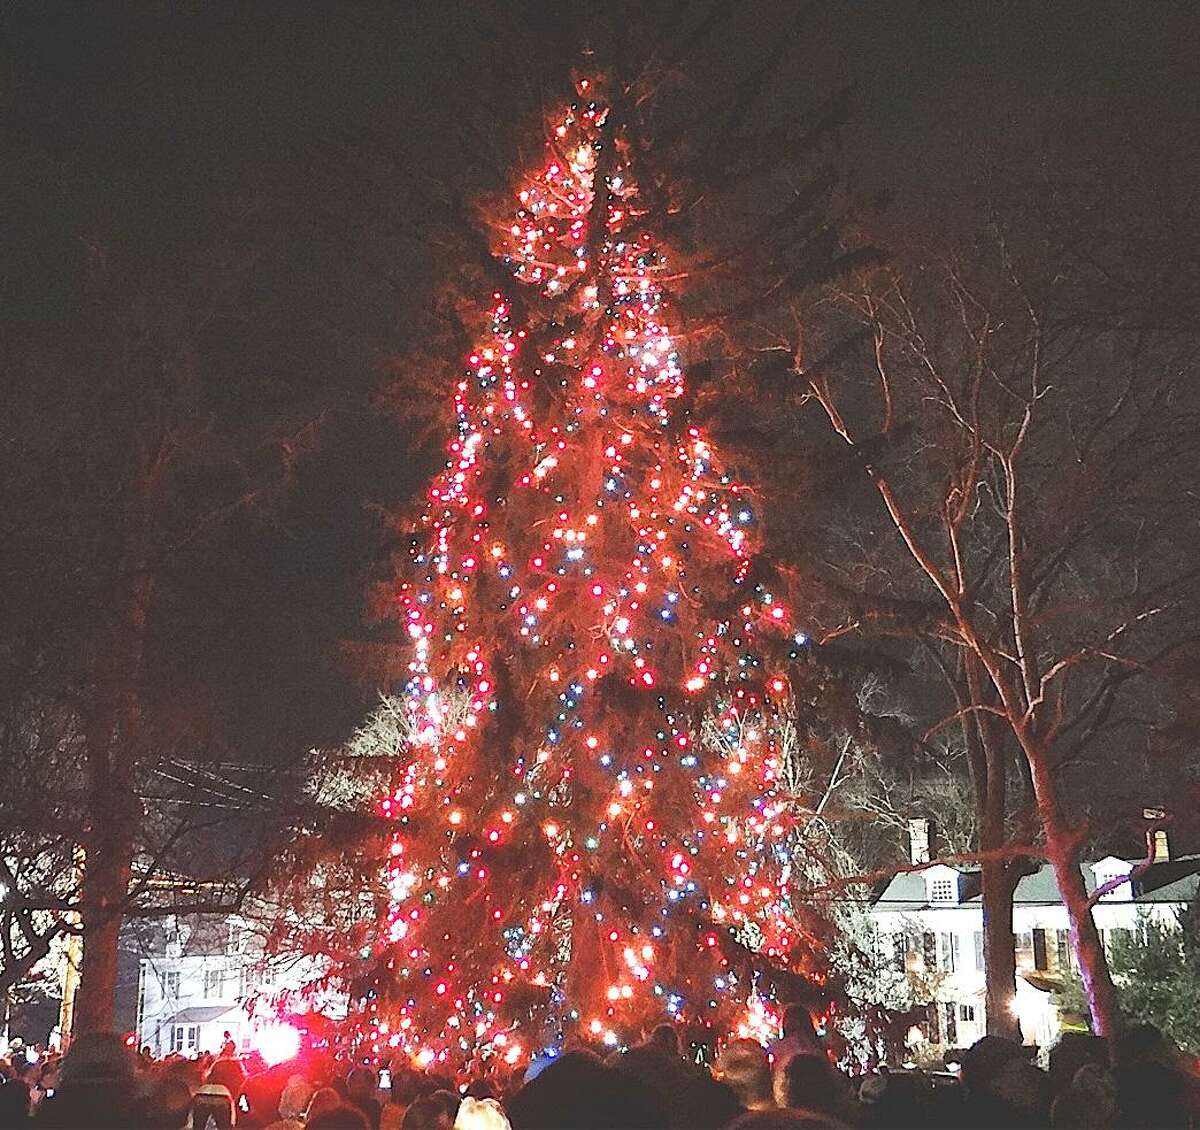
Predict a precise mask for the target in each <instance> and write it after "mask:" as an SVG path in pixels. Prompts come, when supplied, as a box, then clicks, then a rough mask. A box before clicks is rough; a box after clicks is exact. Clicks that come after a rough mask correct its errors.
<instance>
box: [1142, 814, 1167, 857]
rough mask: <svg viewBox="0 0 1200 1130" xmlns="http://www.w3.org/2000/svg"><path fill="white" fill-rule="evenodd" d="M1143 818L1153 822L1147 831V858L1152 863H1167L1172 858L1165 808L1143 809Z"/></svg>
mask: <svg viewBox="0 0 1200 1130" xmlns="http://www.w3.org/2000/svg"><path fill="white" fill-rule="evenodd" d="M1142 818H1143V819H1144V820H1149V821H1151V824H1150V827H1149V828H1147V829H1146V856H1147V858H1148V859H1150V861H1151V862H1152V863H1167V862H1169V861H1170V858H1171V844H1170V842H1169V841H1168V839H1167V830H1166V828H1165V827H1163V825H1164V824H1165V823H1166V822H1167V819H1168V817H1167V812H1166V809H1163V808H1143V809H1142Z"/></svg>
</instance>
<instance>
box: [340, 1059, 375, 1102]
mask: <svg viewBox="0 0 1200 1130" xmlns="http://www.w3.org/2000/svg"><path fill="white" fill-rule="evenodd" d="M375 1090H376V1085H375V1072H374V1071H372V1070H371V1069H370V1068H369V1067H353V1068H351V1069H350V1073H349V1074H348V1075H347V1076H346V1094H347V1095H349V1096H350V1098H351V1100H352V1101H354V1102H361V1101H362V1100H364V1099H370V1098H374V1097H375Z"/></svg>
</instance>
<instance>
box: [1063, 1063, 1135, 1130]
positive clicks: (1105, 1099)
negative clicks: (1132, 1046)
mask: <svg viewBox="0 0 1200 1130" xmlns="http://www.w3.org/2000/svg"><path fill="white" fill-rule="evenodd" d="M1119 1113H1120V1111H1119V1109H1118V1107H1117V1088H1116V1084H1115V1083H1114V1082H1113V1079H1112V1076H1111V1075H1110V1074H1109V1072H1108V1069H1107V1068H1106V1067H1104V1066H1102V1065H1101V1064H1098V1063H1085V1064H1083V1065H1082V1066H1081V1067H1080V1068H1079V1069H1078V1070H1077V1071H1076V1072H1075V1076H1074V1078H1073V1079H1072V1080H1071V1082H1070V1083H1068V1084H1067V1086H1066V1087H1065V1088H1063V1090H1062V1091H1060V1092H1059V1095H1058V1097H1057V1098H1056V1099H1055V1100H1054V1103H1053V1105H1052V1106H1051V1108H1050V1125H1051V1126H1053V1127H1054V1128H1055V1130H1059V1128H1062V1127H1068V1128H1075V1127H1077V1128H1078V1130H1093V1128H1094V1130H1105V1128H1106V1127H1110V1126H1113V1125H1115V1123H1116V1120H1117V1116H1118V1114H1119Z"/></svg>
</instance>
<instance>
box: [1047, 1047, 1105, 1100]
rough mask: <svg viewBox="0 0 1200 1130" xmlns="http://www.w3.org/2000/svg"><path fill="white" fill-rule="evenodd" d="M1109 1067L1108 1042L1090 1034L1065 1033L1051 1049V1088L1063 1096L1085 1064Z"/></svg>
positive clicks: (1049, 1073)
mask: <svg viewBox="0 0 1200 1130" xmlns="http://www.w3.org/2000/svg"><path fill="white" fill-rule="evenodd" d="M1088 1063H1091V1064H1099V1066H1101V1067H1107V1066H1108V1041H1107V1040H1106V1039H1105V1038H1104V1037H1103V1036H1093V1035H1091V1034H1090V1033H1088V1032H1064V1033H1063V1034H1062V1035H1061V1036H1059V1038H1058V1043H1056V1044H1055V1045H1054V1047H1052V1048H1051V1049H1050V1070H1049V1072H1048V1075H1049V1078H1050V1088H1051V1090H1052V1091H1053V1092H1054V1093H1055V1094H1056V1095H1061V1094H1062V1093H1063V1091H1065V1090H1066V1089H1067V1088H1068V1087H1070V1086H1071V1083H1072V1081H1073V1080H1074V1079H1075V1073H1076V1072H1077V1071H1078V1070H1079V1069H1080V1068H1081V1067H1083V1066H1084V1064H1088Z"/></svg>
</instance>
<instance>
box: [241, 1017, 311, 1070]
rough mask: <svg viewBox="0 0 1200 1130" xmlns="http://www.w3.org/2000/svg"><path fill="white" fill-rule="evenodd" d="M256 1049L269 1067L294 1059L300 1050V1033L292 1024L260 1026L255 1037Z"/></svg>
mask: <svg viewBox="0 0 1200 1130" xmlns="http://www.w3.org/2000/svg"><path fill="white" fill-rule="evenodd" d="M253 1044H254V1048H255V1050H256V1051H257V1052H258V1053H259V1055H261V1056H262V1057H263V1059H265V1060H266V1061H267V1065H268V1066H269V1067H274V1065H275V1064H277V1063H284V1062H286V1061H287V1060H289V1059H294V1058H295V1057H296V1056H297V1055H298V1054H299V1052H300V1033H299V1032H298V1031H297V1030H296V1029H295V1028H293V1027H292V1026H291V1025H290V1024H272V1025H271V1026H270V1027H269V1028H260V1029H259V1030H258V1031H257V1032H256V1033H255V1034H254V1039H253Z"/></svg>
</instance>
